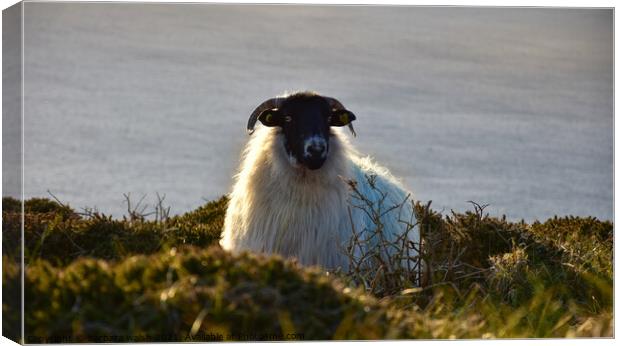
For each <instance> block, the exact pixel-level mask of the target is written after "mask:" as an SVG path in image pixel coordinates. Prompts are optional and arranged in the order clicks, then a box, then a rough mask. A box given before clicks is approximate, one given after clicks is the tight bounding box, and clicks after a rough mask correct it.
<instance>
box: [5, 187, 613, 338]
mask: <svg viewBox="0 0 620 346" xmlns="http://www.w3.org/2000/svg"><path fill="white" fill-rule="evenodd" d="M226 204H227V199H226V197H222V198H221V199H219V200H216V201H212V202H209V203H206V204H205V205H204V206H202V207H200V208H198V209H196V210H194V211H191V212H189V213H186V214H183V215H179V216H174V217H168V215H167V213H166V210H165V208H159V209H158V211H157V215H155V217H154V218H151V219H149V218H148V217H145V214H144V213H143V210H140V209H138V208H137V207H135V208H134V209H131V208H129V210H128V216H126V217H124V218H123V219H119V220H115V219H112V218H111V217H109V216H106V215H103V214H100V213H97V212H93V211H85V212H81V213H79V212H76V211H75V210H74V209H72V208H71V207H69V206H67V205H63V204H61V203H59V202H58V201H53V200H49V199H39V198H35V199H30V200H27V201H26V202H25V205H24V209H25V215H24V218H25V228H24V231H25V249H24V252H25V263H26V264H27V265H26V271H25V303H26V306H25V316H24V322H25V334H26V340H25V341H26V342H57V341H73V342H76V341H80V342H87V341H90V342H98V341H108V342H110V341H117V342H119V341H213V340H326V339H395V338H425V339H429V338H441V339H448V338H523V337H578V336H586V337H587V336H593V337H599V336H613V321H614V320H613V307H612V301H613V293H612V291H613V290H612V287H613V270H612V263H613V260H612V249H613V224H612V223H611V222H607V221H600V220H597V219H595V218H581V217H572V216H568V217H562V218H558V217H556V218H553V219H549V220H546V221H545V222H534V223H532V224H527V223H525V222H510V221H507V220H506V219H505V218H496V217H491V216H489V215H488V214H485V213H484V207H483V206H480V205H478V204H475V203H473V204H472V206H473V210H471V211H466V212H464V213H456V212H451V213H450V214H449V215H441V214H439V213H437V212H436V211H434V210H433V209H432V208H431V204H430V203H427V204H419V203H417V204H415V205H412V206H411V207H414V208H415V211H416V214H417V216H418V220H419V221H420V222H419V224H418V225H417V226H418V227H419V228H420V230H421V232H422V236H423V239H424V241H423V244H422V251H421V254H420V259H422V260H423V261H424V263H425V265H424V266H423V275H422V285H421V287H414V286H413V284H412V282H413V281H412V280H400V281H394V280H389V281H388V280H387V279H388V278H389V277H390V276H387V275H379V274H376V273H375V275H376V277H372V275H373V273H371V272H365V273H364V275H365V277H366V280H367V281H368V279H369V276H370V279H371V280H372V281H373V285H372V286H370V285H365V284H363V283H360V282H364V281H363V280H359V278H356V277H355V273H325V272H323V271H321V270H320V269H319V268H302V267H299V266H298V265H297V264H295V263H293V262H291V261H288V260H285V259H282V258H280V257H277V256H271V257H269V256H263V255H257V254H243V255H239V256H233V255H231V254H228V253H226V252H224V251H223V250H221V249H220V248H219V246H218V245H217V239H219V234H220V231H221V228H222V224H223V217H224V213H225V208H226ZM160 207H161V205H160ZM369 207H370V208H372V206H369ZM20 210H21V205H20V203H19V202H18V201H16V200H14V199H12V198H4V199H3V211H2V216H3V223H2V233H3V290H4V291H3V292H4V293H5V297H3V298H4V299H3V305H2V308H3V315H4V316H5V318H4V319H3V321H4V322H3V324H4V325H3V328H4V329H3V330H4V331H5V335H6V334H7V332H8V331H9V330H10V329H11V327H12V326H15V325H19V320H18V319H17V318H16V317H15V316H18V314H17V313H16V312H18V311H19V305H18V300H15V299H8V297H12V296H15V295H16V294H18V292H19V276H20V274H19V273H20V272H19V267H18V264H17V263H16V261H15V259H16V258H18V253H19V233H20V220H21V216H20ZM11 316H13V317H11Z"/></svg>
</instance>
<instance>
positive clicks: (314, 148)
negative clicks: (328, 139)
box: [308, 145, 325, 156]
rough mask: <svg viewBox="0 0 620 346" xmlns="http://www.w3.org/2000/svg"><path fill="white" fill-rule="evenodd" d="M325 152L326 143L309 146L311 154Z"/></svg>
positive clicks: (315, 154) (318, 154)
mask: <svg viewBox="0 0 620 346" xmlns="http://www.w3.org/2000/svg"><path fill="white" fill-rule="evenodd" d="M324 152H325V146H324V145H313V146H311V147H309V148H308V154H310V156H323V153H324Z"/></svg>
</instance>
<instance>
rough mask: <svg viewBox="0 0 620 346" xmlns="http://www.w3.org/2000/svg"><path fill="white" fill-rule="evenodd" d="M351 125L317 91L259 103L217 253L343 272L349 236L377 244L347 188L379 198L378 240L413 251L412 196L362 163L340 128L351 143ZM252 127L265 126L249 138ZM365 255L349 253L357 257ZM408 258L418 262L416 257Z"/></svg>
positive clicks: (348, 116)
mask: <svg viewBox="0 0 620 346" xmlns="http://www.w3.org/2000/svg"><path fill="white" fill-rule="evenodd" d="M354 120H356V117H355V115H354V114H353V113H352V112H351V111H349V110H347V109H346V108H345V107H344V106H343V105H342V104H341V103H340V102H339V101H338V100H336V99H334V98H330V97H326V96H321V95H319V94H317V93H315V92H295V93H292V94H289V95H284V96H280V97H276V98H273V99H269V100H267V101H265V102H263V103H262V104H260V105H259V106H258V107H257V108H256V109H255V110H254V112H253V113H252V114H251V116H250V119H249V121H248V127H247V129H248V132H249V133H250V134H252V133H253V135H252V137H251V138H250V140H249V141H248V143H247V145H246V147H245V150H244V152H243V155H242V162H241V166H240V169H239V173H238V174H237V175H236V176H235V178H234V179H235V182H234V186H233V189H232V192H231V193H230V200H229V205H228V208H227V211H226V216H225V221H224V229H223V233H222V238H221V240H220V245H221V246H222V248H224V249H225V250H229V251H232V252H241V251H245V250H249V251H253V252H261V253H267V254H279V255H281V256H284V257H292V258H295V259H296V260H297V261H298V262H299V263H300V264H302V265H308V266H309V265H318V266H321V267H323V268H325V269H327V270H332V271H333V270H343V271H346V270H348V269H349V264H350V260H351V256H350V254H347V250H346V249H347V244H350V243H349V242H350V240H351V239H352V236H354V235H355V236H359V237H362V238H363V239H364V240H365V241H364V242H363V244H365V245H364V247H370V246H373V245H372V244H375V245H376V243H377V241H379V240H378V239H379V238H378V237H376V236H375V237H373V236H372V232H371V231H370V230H372V229H373V227H375V229H376V222H373V220H372V219H371V217H370V215H368V214H367V213H366V212H364V210H362V209H361V208H356V207H352V203H353V202H354V201H353V199H352V193H351V187H352V186H353V187H355V188H356V189H357V190H358V191H359V192H361V194H362V195H363V196H365V197H366V198H368V200H370V201H372V202H378V200H379V199H380V198H381V196H382V195H381V192H383V193H384V194H385V200H384V203H383V205H384V211H385V214H384V215H383V216H382V217H381V224H382V229H381V230H380V231H381V233H382V234H381V236H382V237H384V238H385V239H388V240H391V241H395V240H396V239H398V238H399V237H400V238H403V237H407V241H410V242H412V243H413V244H417V245H419V244H420V232H419V229H418V226H417V225H416V218H415V215H414V213H413V208H412V207H411V205H409V206H407V205H404V201H406V200H407V198H408V196H409V195H410V193H409V192H408V191H407V190H406V189H405V188H404V187H403V185H402V184H401V183H400V182H399V181H398V180H397V179H396V178H395V177H393V176H392V175H391V174H390V172H389V171H388V170H387V169H386V168H384V167H382V166H380V165H378V164H376V163H375V162H373V161H372V160H371V159H370V158H369V157H362V156H361V155H360V154H359V153H358V152H357V151H356V150H355V149H354V148H353V146H352V145H351V144H350V142H349V140H348V138H347V136H346V135H345V134H344V133H343V132H342V130H341V129H339V127H343V126H348V127H349V129H350V131H351V132H352V134H353V135H354V136H355V131H354V129H353V126H352V124H351V122H352V121H354ZM257 121H260V122H261V123H262V124H263V125H264V126H262V127H259V128H258V129H257V130H256V131H255V129H254V128H255V124H256V122H257ZM347 181H349V183H347ZM399 204H400V205H401V207H400V208H394V209H392V210H389V208H388V207H389V206H397V205H399ZM403 220H404V221H406V222H407V223H408V224H409V225H414V227H413V228H412V227H411V226H407V224H406V223H404V222H402V221H403ZM403 235H404V236H403ZM371 238H373V239H371ZM360 243H362V242H361V241H360ZM418 249H419V247H418ZM367 250H369V249H368V248H366V249H361V248H360V249H353V252H355V256H357V257H360V256H362V253H363V252H364V251H367ZM413 251H414V253H413V254H412V255H415V256H417V251H418V250H413ZM349 252H351V248H349ZM408 261H411V259H409V260H408ZM403 265H405V264H404V263H403ZM407 265H409V266H410V267H411V263H409V264H407Z"/></svg>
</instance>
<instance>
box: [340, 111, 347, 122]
mask: <svg viewBox="0 0 620 346" xmlns="http://www.w3.org/2000/svg"><path fill="white" fill-rule="evenodd" d="M340 122H341V123H343V124H348V123H349V114H347V113H342V114H340Z"/></svg>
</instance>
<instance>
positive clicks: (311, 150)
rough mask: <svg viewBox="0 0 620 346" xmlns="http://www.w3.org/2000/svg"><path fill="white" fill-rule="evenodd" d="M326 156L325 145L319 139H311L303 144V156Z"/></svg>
mask: <svg viewBox="0 0 620 346" xmlns="http://www.w3.org/2000/svg"><path fill="white" fill-rule="evenodd" d="M325 155H327V143H326V142H325V139H323V138H321V137H312V138H310V139H308V140H306V142H305V143H304V156H306V157H320V158H323V157H325Z"/></svg>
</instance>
